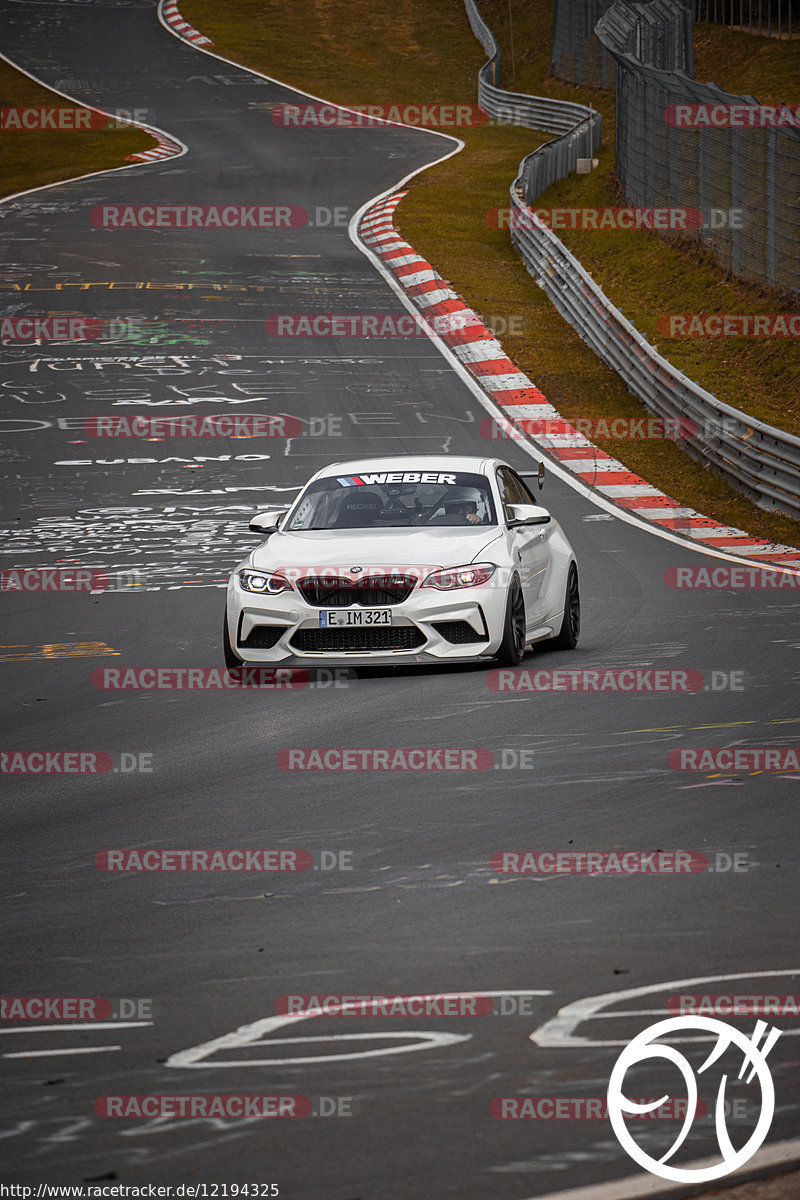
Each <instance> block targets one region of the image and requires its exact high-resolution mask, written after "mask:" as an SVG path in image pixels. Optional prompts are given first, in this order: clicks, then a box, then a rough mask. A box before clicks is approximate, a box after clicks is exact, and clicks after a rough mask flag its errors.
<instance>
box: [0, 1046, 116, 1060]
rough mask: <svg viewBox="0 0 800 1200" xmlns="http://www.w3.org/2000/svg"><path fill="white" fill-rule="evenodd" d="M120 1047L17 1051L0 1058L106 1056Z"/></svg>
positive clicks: (77, 1047)
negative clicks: (66, 1055) (67, 1055)
mask: <svg viewBox="0 0 800 1200" xmlns="http://www.w3.org/2000/svg"><path fill="white" fill-rule="evenodd" d="M121 1049H122V1046H75V1047H73V1048H72V1049H71V1050H18V1051H16V1053H14V1054H3V1055H2V1056H0V1057H2V1058H56V1057H58V1056H60V1055H65V1054H108V1052H109V1051H111V1050H121Z"/></svg>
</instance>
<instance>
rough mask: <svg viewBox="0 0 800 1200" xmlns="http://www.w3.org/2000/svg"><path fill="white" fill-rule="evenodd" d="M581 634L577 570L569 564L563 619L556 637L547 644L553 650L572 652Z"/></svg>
mask: <svg viewBox="0 0 800 1200" xmlns="http://www.w3.org/2000/svg"><path fill="white" fill-rule="evenodd" d="M580 633H581V594H580V588H579V586H578V568H577V567H576V566H575V563H570V567H569V574H568V575H567V588H566V591H565V593H564V619H563V620H562V622H561V629H560V630H559V633H558V637H554V638H552V639H551V640H550V642H549V643H548V644H549V645H550V646H552V647H553V649H554V650H574V649H575V647H576V646H577V644H578V638H579V637H580Z"/></svg>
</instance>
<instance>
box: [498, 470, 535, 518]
mask: <svg viewBox="0 0 800 1200" xmlns="http://www.w3.org/2000/svg"><path fill="white" fill-rule="evenodd" d="M497 482H498V484H499V485H500V495H501V497H502V500H503V512H504V515H505V519H506V520H507V521H510V520H511V518H512V516H513V513H512V512H511V509H510V507H509V505H511V504H535V503H536V501H535V500H533V498H532V497H531V495H530V493H529V491H528V489H527V488H526V487H525V484H524V483H523V482H522V480H521V479H520V478H519V476H518V475H516V474H515V473H514V472H513V471H512V470H511V468H510V467H498V469H497Z"/></svg>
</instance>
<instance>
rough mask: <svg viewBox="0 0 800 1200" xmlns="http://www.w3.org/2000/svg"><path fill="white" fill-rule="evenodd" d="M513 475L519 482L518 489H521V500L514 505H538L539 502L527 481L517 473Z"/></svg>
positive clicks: (515, 501)
mask: <svg viewBox="0 0 800 1200" xmlns="http://www.w3.org/2000/svg"><path fill="white" fill-rule="evenodd" d="M511 474H512V475H513V476H514V479H515V480H516V481H517V487H518V488H519V491H520V499H519V500H514V502H513V503H514V504H538V503H539V501H538V500H536V499H535V498H534V495H533V492H532V491H531V489H530V488H529V487H528V485H527V483H526V482H525V480H524V479H521V478H520V476H519V475H518V474H517V473H516V471H512V472H511Z"/></svg>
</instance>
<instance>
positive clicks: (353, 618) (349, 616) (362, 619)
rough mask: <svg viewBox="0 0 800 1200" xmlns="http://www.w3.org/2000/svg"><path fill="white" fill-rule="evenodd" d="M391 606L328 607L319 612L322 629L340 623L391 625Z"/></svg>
mask: <svg viewBox="0 0 800 1200" xmlns="http://www.w3.org/2000/svg"><path fill="white" fill-rule="evenodd" d="M391 623H392V610H391V609H390V608H347V609H326V610H325V611H323V612H321V613H320V614H319V627H320V629H329V628H331V627H332V626H337V627H338V626H340V625H391Z"/></svg>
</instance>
